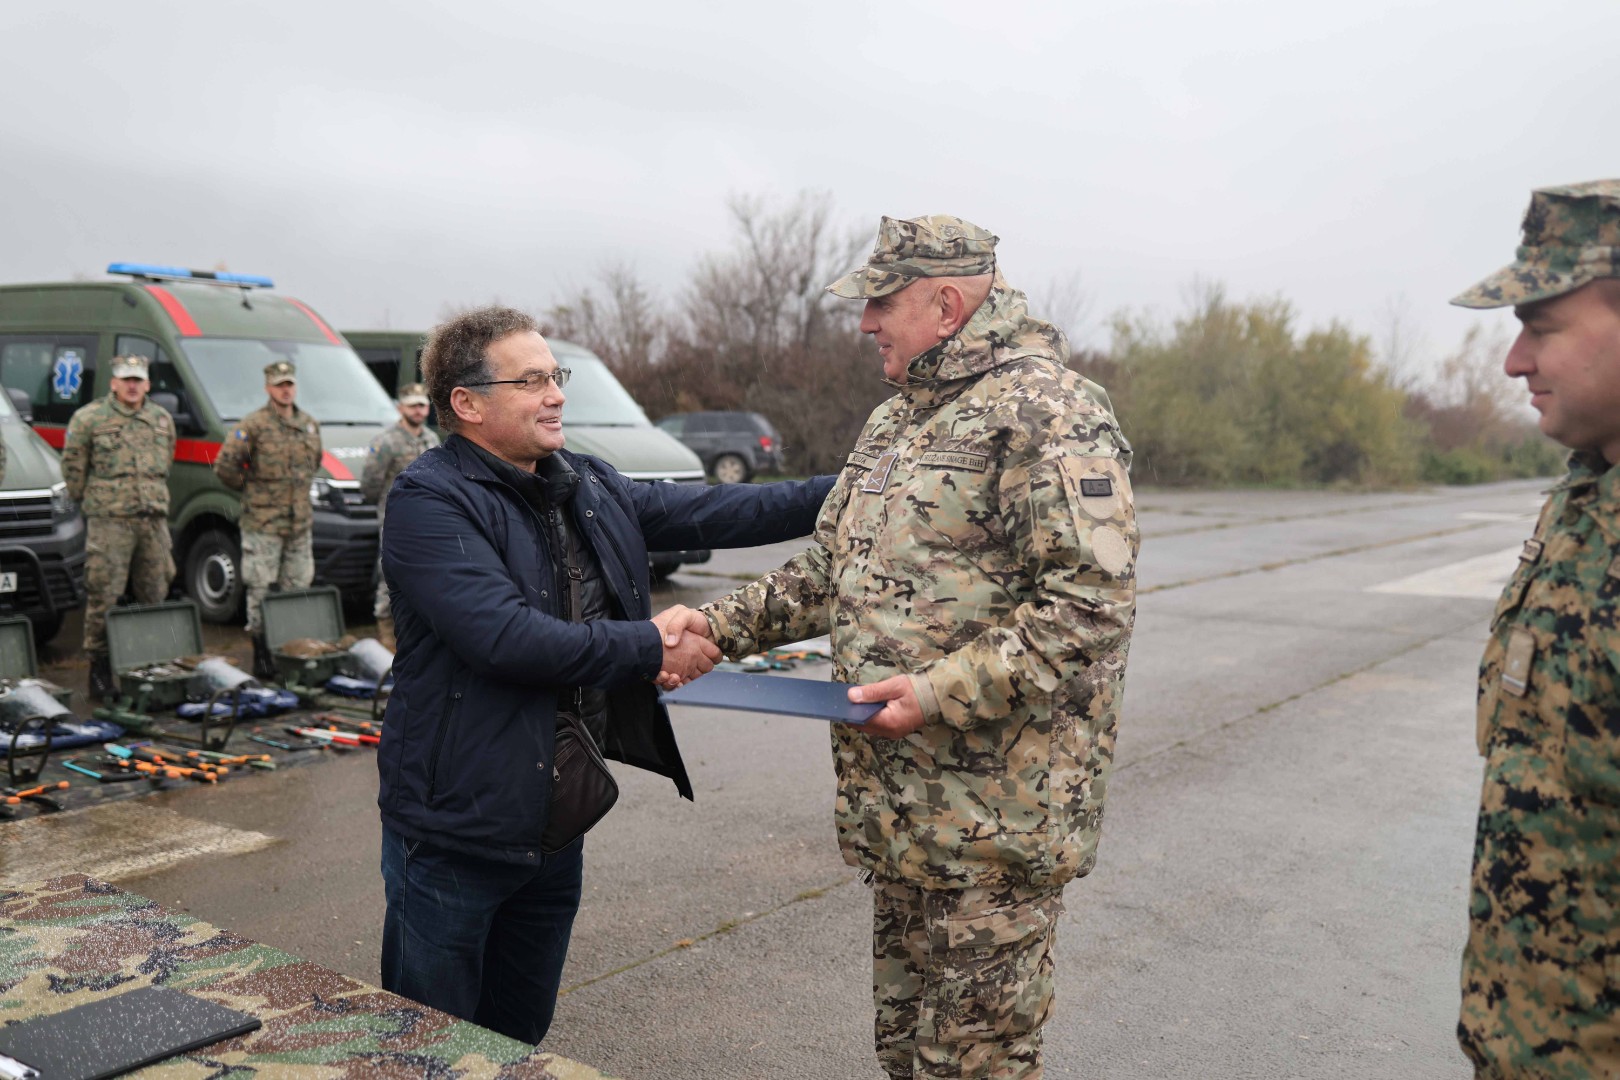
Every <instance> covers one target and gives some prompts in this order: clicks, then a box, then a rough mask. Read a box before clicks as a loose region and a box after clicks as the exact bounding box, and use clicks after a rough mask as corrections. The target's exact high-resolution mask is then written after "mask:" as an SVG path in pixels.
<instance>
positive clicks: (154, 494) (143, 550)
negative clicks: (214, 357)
mask: <svg viewBox="0 0 1620 1080" xmlns="http://www.w3.org/2000/svg"><path fill="white" fill-rule="evenodd" d="M146 369H147V359H146V357H144V356H115V357H113V360H112V392H111V393H110V394H108V395H107V396H106V397H104V398H99V399H98V400H96V401H93V402H91V403H90V404H89V405H86V406H85V407H84V408H82V409H80V410H79V411H78V412H76V413H74V414H73V419H72V420H71V421H69V423H68V429H67V435H66V436H65V442H64V443H63V444H62V476H63V479H65V480H66V481H67V493H68V497H69V498H71V499H72V500H73V501H74V502H76V503H78V504H79V507H80V509H82V510H83V511H84V516H85V519H86V522H87V525H88V536H87V538H86V544H85V547H86V552H85V553H86V556H87V558H86V561H85V568H84V578H85V591H86V593H87V594H88V596H87V598H86V600H85V607H84V652H85V655H86V656H87V657H88V658H89V660H90V693H91V696H93V697H95V698H96V700H98V701H100V700H104V699H106V698H107V697H109V696H110V695H111V694H112V691H113V680H112V669H111V667H110V666H109V664H108V661H107V609H108V608H110V607H112V606H113V605H114V604H115V603H117V602H118V598H119V597H120V596H122V595H124V590H125V589H126V588H128V589H129V590H130V591H131V592H133V593H134V594H135V599H136V600H139V601H140V602H141V603H143V604H156V603H159V602H161V601H162V600H163V599H164V598H166V597H167V596H168V595H169V583H170V582H172V581H173V580H174V554H173V549H172V541H171V540H170V538H169V467H170V466H171V465H172V464H173V463H174V419H173V417H171V416H170V415H169V413H168V411H167V410H166V409H164V408H163V407H162V406H161V405H154V404H152V402H150V401H148V400H146V393H147V390H148V389H150V386H151V384H150V383H149V382H148V381H147V372H146Z"/></svg>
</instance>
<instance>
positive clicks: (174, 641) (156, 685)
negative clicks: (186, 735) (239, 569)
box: [107, 600, 203, 712]
mask: <svg viewBox="0 0 1620 1080" xmlns="http://www.w3.org/2000/svg"><path fill="white" fill-rule="evenodd" d="M202 651H203V644H202V620H201V618H200V617H199V616H198V614H197V605H196V604H193V603H192V602H191V601H190V600H179V601H176V602H174V603H172V604H145V605H140V606H136V607H115V608H112V609H110V610H109V611H108V612H107V658H108V660H109V661H110V662H111V664H112V669H113V676H114V678H116V679H117V680H118V693H119V696H120V697H122V698H125V699H126V700H128V701H129V703H130V707H131V708H132V709H134V710H136V711H137V712H151V711H153V710H156V709H169V708H173V707H174V706H176V705H179V704H180V703H181V702H183V701H185V700H186V698H187V697H188V696H189V695H190V694H191V693H192V692H193V690H194V688H195V686H196V684H197V681H198V676H197V673H196V672H194V671H191V670H189V669H187V668H183V667H181V666H180V665H178V664H176V663H175V662H174V661H175V660H176V659H178V658H179V657H182V656H196V655H198V654H200V653H201V652H202Z"/></svg>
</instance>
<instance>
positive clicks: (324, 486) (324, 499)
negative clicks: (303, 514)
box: [309, 476, 332, 506]
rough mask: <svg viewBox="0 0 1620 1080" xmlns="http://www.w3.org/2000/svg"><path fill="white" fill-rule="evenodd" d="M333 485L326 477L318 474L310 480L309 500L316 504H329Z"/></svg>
mask: <svg viewBox="0 0 1620 1080" xmlns="http://www.w3.org/2000/svg"><path fill="white" fill-rule="evenodd" d="M331 495H332V485H331V484H330V483H329V482H328V481H327V480H326V478H325V477H322V476H317V477H316V478H315V479H313V480H311V481H310V482H309V501H310V502H311V503H313V504H315V505H316V506H329V505H330V499H331Z"/></svg>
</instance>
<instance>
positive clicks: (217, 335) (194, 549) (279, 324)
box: [0, 263, 398, 622]
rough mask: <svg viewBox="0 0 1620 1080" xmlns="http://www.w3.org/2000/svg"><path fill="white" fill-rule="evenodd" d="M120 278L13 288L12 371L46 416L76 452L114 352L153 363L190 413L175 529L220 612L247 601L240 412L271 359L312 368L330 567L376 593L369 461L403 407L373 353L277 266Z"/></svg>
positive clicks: (43, 428) (7, 319)
mask: <svg viewBox="0 0 1620 1080" xmlns="http://www.w3.org/2000/svg"><path fill="white" fill-rule="evenodd" d="M107 272H108V273H109V274H111V275H114V277H115V279H114V280H109V281H76V282H63V283H52V284H41V285H3V286H0V384H3V385H4V386H5V387H6V389H7V390H8V391H21V392H22V394H23V395H26V398H27V401H28V403H29V405H30V407H31V409H32V412H33V427H34V430H35V431H37V432H38V433H39V434H40V435H41V436H42V437H43V438H44V439H45V441H46V442H48V443H49V444H50V445H51V446H53V447H55V448H57V449H58V450H60V449H61V447H62V444H63V441H64V438H65V436H66V433H67V424H68V420H69V418H71V417H72V415H73V413H74V411H75V410H76V409H78V408H80V407H81V406H83V405H87V404H89V403H90V402H91V401H94V400H95V399H96V398H98V397H100V396H102V395H104V394H106V393H107V392H108V387H109V378H110V374H109V370H108V364H109V361H110V360H111V359H112V358H113V357H114V356H118V355H123V354H128V353H140V354H143V355H145V356H146V357H147V358H148V359H150V360H151V361H152V364H151V369H150V370H151V383H152V390H151V394H152V400H153V401H155V402H156V403H157V404H159V405H162V406H163V407H164V408H166V409H168V410H169V411H170V412H171V413H173V414H174V420H175V428H176V434H177V436H178V439H177V441H176V446H175V454H174V458H175V460H174V469H173V471H172V472H171V473H170V475H169V531H170V532H171V533H172V535H173V536H174V560H175V566H176V568H177V570H178V574H179V581H178V584H179V585H180V587H181V589H182V591H184V592H185V594H186V595H187V596H189V597H191V598H192V599H193V600H195V601H196V602H197V605H198V607H199V608H201V610H202V613H203V617H204V618H206V619H208V620H210V621H211V622H231V621H233V620H234V619H236V618H237V617H238V615H239V614H240V612H241V607H242V594H243V583H242V575H241V569H240V567H241V543H240V536H239V533H238V530H237V525H236V521H237V518H238V517H239V516H240V506H241V504H240V501H239V498H238V496H237V493H236V492H234V491H232V490H231V489H229V488H227V487H226V486H225V485H223V484H221V483H220V482H219V480H218V479H216V478H215V476H214V472H213V467H212V466H213V461H214V459H215V458H216V457H217V456H218V455H219V449H220V446H221V444H222V443H223V441H224V440H225V439H226V438H227V437H228V436H229V435H230V434H231V432H232V431H233V430H234V429H235V427H236V424H237V421H239V420H240V419H241V418H242V417H244V416H246V415H247V414H248V413H250V412H252V411H253V410H254V409H257V408H259V407H260V406H262V405H264V404H265V402H266V400H267V397H266V394H265V390H264V368H265V365H266V364H269V363H272V362H274V361H277V360H290V361H292V362H293V363H294V364H295V365H297V368H298V407H299V408H301V409H303V410H305V411H306V412H308V413H309V414H310V415H312V416H313V417H315V419H317V420H319V421H320V424H321V439H322V442H323V444H324V446H325V451H326V452H325V454H324V456H323V458H322V462H321V469H320V471H319V472H318V473H317V475H316V479H315V481H314V483H313V484H311V485H310V489H309V500H310V502H312V503H313V504H314V509H315V525H314V549H315V580H316V581H317V582H320V583H324V584H328V585H335V586H337V588H338V589H339V590H341V591H342V592H343V594H344V597H345V599H347V600H350V601H351V602H353V603H354V604H356V605H361V604H366V603H368V601H367V599H366V598H367V597H368V596H370V595H371V591H372V589H373V574H374V573H375V567H376V560H377V510H376V507H373V506H368V505H366V504H365V503H363V502H362V501H361V499H360V491H359V487H360V482H359V476H358V470H359V468H360V464H361V462H362V460H363V459H364V458H365V456H366V453H367V446H368V444H369V443H370V441H371V439H372V437H373V436H375V435H376V434H377V433H378V432H379V431H381V430H382V429H383V428H384V427H386V426H387V425H389V424H391V423H394V422H395V421H396V420H397V419H398V413H397V412H395V410H394V406H393V403H392V401H390V399H389V395H388V394H386V393H384V392H383V390H382V389H381V388H380V387H379V386H378V385H377V383H376V380H374V379H373V378H371V376H370V375H369V374H368V373H367V371H366V367H365V365H364V364H362V363H361V362H360V358H359V357H358V356H356V355H355V354H354V351H353V350H352V349H350V348H349V346H348V343H347V342H345V341H344V340H343V339H342V338H341V337H339V336H338V334H337V332H336V331H335V330H333V329H332V328H331V327H330V326H328V325H327V323H326V322H325V321H324V320H323V319H322V318H321V317H320V316H319V315H317V314H316V313H315V311H314V310H313V309H311V308H310V307H309V306H308V305H306V304H304V303H302V302H300V301H298V300H295V299H293V298H292V297H290V296H279V295H276V294H274V293H270V292H267V291H265V290H267V289H270V288H272V287H273V283H272V282H271V281H270V280H269V279H267V278H260V277H253V276H249V275H245V274H226V273H210V272H207V271H198V270H184V269H179V268H175V267H162V266H146V265H140V264H133V263H114V264H113V265H112V266H109V267H108V268H107Z"/></svg>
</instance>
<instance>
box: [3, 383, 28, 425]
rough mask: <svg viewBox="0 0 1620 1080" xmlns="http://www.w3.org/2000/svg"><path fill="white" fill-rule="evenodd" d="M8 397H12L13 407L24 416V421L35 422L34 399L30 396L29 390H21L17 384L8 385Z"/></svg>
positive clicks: (26, 422)
mask: <svg viewBox="0 0 1620 1080" xmlns="http://www.w3.org/2000/svg"><path fill="white" fill-rule="evenodd" d="M6 397H8V398H10V399H11V407H12V408H13V409H14V410H16V413H17V415H18V416H20V417H22V422H23V423H25V424H32V423H33V422H34V399H33V398H31V397H29V396H28V391H26V390H19V389H17V388H16V387H15V386H8V387H6Z"/></svg>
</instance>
